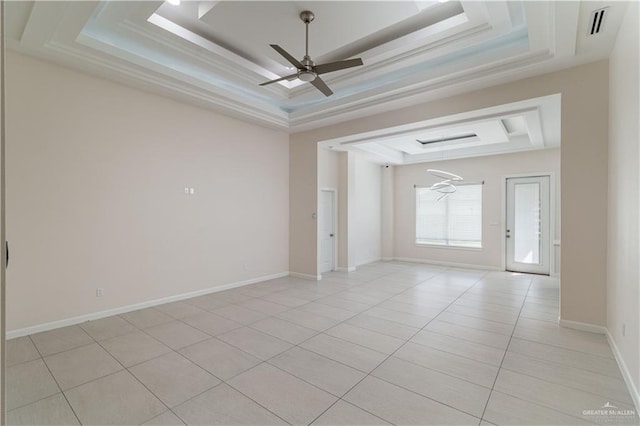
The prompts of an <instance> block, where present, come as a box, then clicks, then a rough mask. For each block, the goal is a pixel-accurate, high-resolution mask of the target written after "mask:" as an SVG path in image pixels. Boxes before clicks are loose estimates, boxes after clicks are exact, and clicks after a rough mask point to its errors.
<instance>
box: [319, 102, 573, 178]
mask: <svg viewBox="0 0 640 426" xmlns="http://www.w3.org/2000/svg"><path fill="white" fill-rule="evenodd" d="M560 105H561V95H560V94H555V95H550V96H543V97H540V98H534V99H527V100H524V101H520V102H514V103H510V104H504V105H499V106H495V107H491V108H485V109H481V110H475V111H469V112H465V113H461V114H455V115H449V116H446V117H439V118H437V119H431V120H426V121H421V122H418V123H411V124H407V125H402V126H396V127H391V128H387V129H381V130H376V131H373V132H366V133H360V134H354V135H349V136H345V137H341V138H338V139H331V140H326V141H321V142H320V143H319V145H320V146H321V147H323V148H327V149H332V150H336V151H354V152H358V153H366V154H367V157H368V158H369V159H370V160H372V161H374V162H378V163H386V164H391V165H402V164H411V163H425V162H430V161H442V160H451V159H455V158H467V157H478V156H483V155H497V154H504V153H512V152H521V151H531V150H538V149H549V148H558V147H560V139H561V137H560ZM419 141H422V142H427V143H426V144H425V143H420V142H419Z"/></svg>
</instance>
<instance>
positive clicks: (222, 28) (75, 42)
mask: <svg viewBox="0 0 640 426" xmlns="http://www.w3.org/2000/svg"><path fill="white" fill-rule="evenodd" d="M603 7H606V8H607V9H606V15H605V16H606V18H605V21H604V25H603V28H602V30H601V31H600V32H599V33H598V34H596V35H590V34H588V27H589V19H590V17H591V16H592V12H593V10H596V9H600V8H603ZM625 8H626V5H625V4H624V3H618V2H538V1H532V2H523V1H491V2H478V1H469V2H466V1H465V2H463V1H461V2H459V1H453V0H452V1H448V2H438V1H305V2H299V1H281V2H273V1H183V2H182V3H181V4H179V5H177V6H175V5H172V4H169V3H167V2H160V1H140V2H136V1H94V2H91V1H86V2H85V1H83V2H75V1H68V2H55V1H38V2H28V1H15V2H11V1H10V2H7V3H6V13H7V18H8V19H7V23H6V36H7V45H8V46H9V48H12V49H15V50H18V51H21V52H24V53H27V54H31V55H36V56H39V57H43V58H45V59H49V60H53V61H56V62H59V63H62V64H65V65H69V66H72V67H75V68H79V69H81V70H84V71H87V72H90V73H93V74H98V75H101V76H104V77H107V78H110V79H112V80H116V81H120V82H124V83H126V84H130V85H134V86H136V87H141V88H144V89H147V90H152V91H155V92H158V93H162V94H164V95H168V96H172V97H175V98H179V99H182V100H185V101H188V102H193V103H196V104H199V105H202V106H205V107H208V108H211V109H214V110H218V111H222V112H224V113H226V114H229V115H232V116H236V117H240V118H243V119H248V120H252V121H255V122H259V123H261V124H266V125H269V126H272V127H278V128H284V129H287V130H290V131H297V130H303V129H308V128H313V127H318V126H322V125H327V124H331V123H335V122H338V121H342V120H346V119H351V118H356V117H360V116H364V115H367V114H371V113H376V112H381V111H383V110H384V109H386V108H399V107H403V106H407V105H411V104H416V103H419V102H424V101H425V100H429V99H434V98H437V97H442V96H448V95H451V94H454V93H460V92H462V91H467V90H473V89H477V88H480V87H485V86H488V85H491V84H496V83H498V82H504V81H508V80H515V79H519V78H523V77H527V76H531V75H535V74H541V73H544V72H549V71H553V70H555V69H560V68H565V67H569V66H573V65H577V64H580V63H585V62H589V61H593V60H597V59H601V58H605V57H607V56H608V54H609V52H610V49H611V47H612V45H613V42H614V41H615V36H616V34H617V29H618V26H619V24H620V21H621V17H622V16H623V14H624V11H625ZM306 9H309V10H312V11H313V12H314V13H315V16H316V19H315V20H314V22H313V23H312V24H311V25H310V30H309V32H310V34H309V36H310V46H309V50H310V54H311V56H312V58H313V60H314V61H315V62H316V63H322V62H329V61H336V60H342V59H348V58H351V57H356V56H357V57H361V58H362V59H363V61H364V66H362V67H357V68H352V69H349V70H343V71H338V72H334V73H330V74H325V75H323V79H324V80H325V81H326V83H327V84H328V85H329V86H330V87H331V88H332V89H333V91H334V92H335V93H334V95H332V96H331V97H325V96H324V95H322V94H321V93H320V92H318V91H317V90H315V89H314V88H313V87H312V86H311V85H309V84H306V83H302V82H300V81H298V80H295V81H292V82H287V81H285V82H282V83H277V84H272V85H270V86H264V87H260V86H258V84H259V83H261V82H264V81H266V80H270V79H275V78H278V77H281V76H284V75H287V74H291V68H289V66H290V65H289V64H288V63H287V62H286V61H285V60H284V59H283V58H282V57H280V56H279V55H278V54H277V53H276V52H275V51H274V50H273V49H271V48H270V47H269V44H279V45H280V46H282V47H283V48H285V49H286V50H287V51H289V52H290V53H292V54H293V55H294V56H295V57H296V58H298V59H302V56H303V55H304V24H303V23H302V22H301V21H300V19H299V18H298V15H299V13H300V12H301V11H302V10H306Z"/></svg>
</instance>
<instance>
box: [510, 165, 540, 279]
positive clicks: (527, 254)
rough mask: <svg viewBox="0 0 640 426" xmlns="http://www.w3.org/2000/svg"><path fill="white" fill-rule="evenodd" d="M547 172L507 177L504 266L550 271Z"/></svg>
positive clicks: (527, 270)
mask: <svg viewBox="0 0 640 426" xmlns="http://www.w3.org/2000/svg"><path fill="white" fill-rule="evenodd" d="M549 192H550V191H549V176H533V177H524V178H510V179H507V223H506V225H507V228H506V230H505V231H506V232H505V237H506V268H507V270H508V271H513V272H527V273H533V274H544V275H549V272H550V235H549V230H550V229H549V228H550V226H549V218H550V212H549V208H550V198H549V197H550V194H549Z"/></svg>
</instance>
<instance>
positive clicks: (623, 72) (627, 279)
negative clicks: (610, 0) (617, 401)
mask: <svg viewBox="0 0 640 426" xmlns="http://www.w3.org/2000/svg"><path fill="white" fill-rule="evenodd" d="M638 13H639V11H638V3H637V2H633V3H632V4H631V5H630V6H629V9H628V10H627V13H626V15H625V20H624V22H623V24H622V26H621V28H620V31H619V33H618V38H617V41H616V44H615V47H614V50H613V53H612V55H611V57H610V59H609V90H610V92H609V202H608V204H609V215H608V224H609V228H608V231H609V232H608V241H607V272H608V274H607V328H608V329H609V332H610V334H611V337H612V338H613V340H614V342H615V344H616V346H617V347H618V349H619V350H620V353H621V355H622V357H623V359H624V362H625V364H626V366H627V368H628V370H629V373H630V376H631V377H632V378H633V381H634V382H635V383H634V384H635V388H636V391H635V397H636V404H638V402H639V401H638V397H639V395H638V389H640V316H639V314H638V311H639V308H640V289H639V287H640V283H639V281H640V274H639V270H638V268H639V265H640V252H639V250H638V239H639V238H640V236H639V232H640V227H639V226H638V225H639V222H640V214H639V212H640V205H639V203H640V197H639V179H640V175H639V173H638V168H639V167H640V158H639V156H640V149H639V148H638V146H639V143H640V142H639V141H640V131H639V129H638V120H639V117H640V110H639V108H638V97H639V95H640V88H639V86H638V78H639V76H640V70H639V68H638V49H639V47H638V37H639V34H638ZM623 326H625V328H626V332H625V335H623V334H622V327H623ZM639 408H640V407H639Z"/></svg>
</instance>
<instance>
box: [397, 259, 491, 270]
mask: <svg viewBox="0 0 640 426" xmlns="http://www.w3.org/2000/svg"><path fill="white" fill-rule="evenodd" d="M393 260H397V261H399V262H410V263H426V264H429V265H437V266H451V267H453V268H465V269H481V270H483V271H500V270H501V269H500V268H499V267H497V266H487V265H476V264H472V263H458V262H445V261H441V260H431V259H415V258H412V257H394V258H393Z"/></svg>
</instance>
